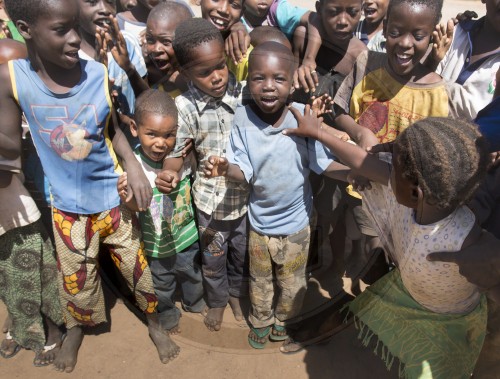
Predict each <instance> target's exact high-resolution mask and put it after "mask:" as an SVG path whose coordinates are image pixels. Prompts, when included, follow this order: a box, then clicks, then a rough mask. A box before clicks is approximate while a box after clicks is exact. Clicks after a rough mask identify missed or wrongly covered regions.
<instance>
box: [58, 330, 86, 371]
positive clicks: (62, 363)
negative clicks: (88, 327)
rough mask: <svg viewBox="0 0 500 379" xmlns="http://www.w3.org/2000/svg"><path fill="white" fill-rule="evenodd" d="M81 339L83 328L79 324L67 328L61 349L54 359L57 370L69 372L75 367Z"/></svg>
mask: <svg viewBox="0 0 500 379" xmlns="http://www.w3.org/2000/svg"><path fill="white" fill-rule="evenodd" d="M82 341H83V330H82V328H81V327H79V326H74V327H72V328H71V329H68V332H67V334H66V338H65V339H64V341H63V344H62V347H61V350H60V351H59V353H58V354H57V357H56V358H55V360H54V366H55V368H56V370H57V371H64V372H71V371H73V370H74V369H75V366H76V361H77V358H78V350H79V349H80V345H81V344H82Z"/></svg>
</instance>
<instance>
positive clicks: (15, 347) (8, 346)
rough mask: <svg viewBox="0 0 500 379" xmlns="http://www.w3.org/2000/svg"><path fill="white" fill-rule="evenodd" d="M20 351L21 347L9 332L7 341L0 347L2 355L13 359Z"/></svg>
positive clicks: (6, 337)
mask: <svg viewBox="0 0 500 379" xmlns="http://www.w3.org/2000/svg"><path fill="white" fill-rule="evenodd" d="M19 350H21V345H19V344H18V343H17V342H16V341H14V339H13V338H12V336H11V335H10V333H9V332H7V335H6V336H5V339H4V340H3V341H2V344H1V345H0V355H1V356H2V357H3V358H6V359H8V358H12V357H13V356H15V355H16V354H17V353H18V352H19Z"/></svg>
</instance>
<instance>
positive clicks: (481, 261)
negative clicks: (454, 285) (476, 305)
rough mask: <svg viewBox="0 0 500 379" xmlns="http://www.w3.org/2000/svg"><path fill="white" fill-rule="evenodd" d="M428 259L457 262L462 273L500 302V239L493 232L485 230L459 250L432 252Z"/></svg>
mask: <svg viewBox="0 0 500 379" xmlns="http://www.w3.org/2000/svg"><path fill="white" fill-rule="evenodd" d="M427 260H428V261H431V262H436V261H439V262H451V263H456V264H457V265H458V268H459V272H460V275H463V276H464V277H465V278H466V279H467V280H468V281H469V282H471V283H473V284H475V285H477V286H478V287H479V288H481V289H483V290H485V291H490V295H492V297H493V298H494V300H495V301H497V302H500V240H498V239H496V238H495V237H494V236H493V235H492V234H491V233H488V232H486V231H483V232H482V234H481V236H480V237H479V239H478V240H477V242H475V243H473V244H472V245H470V246H468V247H466V248H464V249H462V250H460V251H458V252H439V253H431V254H429V255H428V256H427Z"/></svg>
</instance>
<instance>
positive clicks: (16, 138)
mask: <svg viewBox="0 0 500 379" xmlns="http://www.w3.org/2000/svg"><path fill="white" fill-rule="evenodd" d="M0 83H2V85H0V114H1V115H2V117H0V155H1V156H3V157H4V158H6V159H9V160H14V159H17V158H18V157H19V156H20V155H21V132H22V131H21V110H20V109H19V106H18V104H17V102H16V100H15V99H14V96H13V94H12V87H11V85H10V74H9V68H8V65H7V64H3V65H0Z"/></svg>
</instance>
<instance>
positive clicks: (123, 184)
mask: <svg viewBox="0 0 500 379" xmlns="http://www.w3.org/2000/svg"><path fill="white" fill-rule="evenodd" d="M116 188H117V190H118V195H120V199H121V200H122V202H125V200H126V199H127V197H128V181H127V173H126V172H124V173H123V174H121V175H120V177H119V178H118V183H117V184H116Z"/></svg>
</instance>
